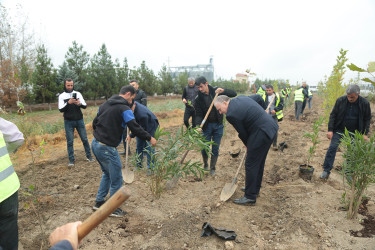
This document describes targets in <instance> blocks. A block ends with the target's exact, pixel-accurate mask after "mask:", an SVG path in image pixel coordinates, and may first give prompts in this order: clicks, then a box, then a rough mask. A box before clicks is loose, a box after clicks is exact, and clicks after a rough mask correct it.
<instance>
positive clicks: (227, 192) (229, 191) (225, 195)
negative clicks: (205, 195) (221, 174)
mask: <svg viewBox="0 0 375 250" xmlns="http://www.w3.org/2000/svg"><path fill="white" fill-rule="evenodd" d="M236 189H237V184H233V183H227V184H225V186H224V187H223V190H221V194H220V200H221V201H227V200H228V199H229V198H230V197H232V195H233V194H234V192H236Z"/></svg>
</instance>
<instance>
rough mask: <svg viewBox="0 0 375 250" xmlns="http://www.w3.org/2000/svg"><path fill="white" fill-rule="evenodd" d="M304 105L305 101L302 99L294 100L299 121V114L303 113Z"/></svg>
mask: <svg viewBox="0 0 375 250" xmlns="http://www.w3.org/2000/svg"><path fill="white" fill-rule="evenodd" d="M302 105H303V102H301V101H295V102H294V111H295V115H296V120H297V121H299V116H300V115H302Z"/></svg>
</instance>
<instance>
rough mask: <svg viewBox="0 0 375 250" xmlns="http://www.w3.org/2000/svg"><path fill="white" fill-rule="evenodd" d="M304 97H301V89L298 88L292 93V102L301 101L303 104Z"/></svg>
mask: <svg viewBox="0 0 375 250" xmlns="http://www.w3.org/2000/svg"><path fill="white" fill-rule="evenodd" d="M304 99H305V98H304V96H303V88H300V89H297V90H296V91H294V101H295V102H296V101H301V102H303V100H304Z"/></svg>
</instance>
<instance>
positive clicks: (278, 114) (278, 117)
mask: <svg viewBox="0 0 375 250" xmlns="http://www.w3.org/2000/svg"><path fill="white" fill-rule="evenodd" d="M275 95H276V97H275V98H277V99H276V105H275V108H276V107H277V106H279V104H280V96H279V94H278V93H275ZM266 96H267V95H264V96H263V101H266ZM276 117H277V120H280V119H281V118H283V117H284V114H283V110H279V111H277V112H276Z"/></svg>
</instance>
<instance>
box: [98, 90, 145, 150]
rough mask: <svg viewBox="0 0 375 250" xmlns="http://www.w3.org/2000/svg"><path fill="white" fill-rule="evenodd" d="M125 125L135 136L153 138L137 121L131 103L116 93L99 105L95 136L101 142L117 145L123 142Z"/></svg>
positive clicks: (112, 145)
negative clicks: (130, 106)
mask: <svg viewBox="0 0 375 250" xmlns="http://www.w3.org/2000/svg"><path fill="white" fill-rule="evenodd" d="M125 125H127V126H128V127H129V129H130V130H131V132H132V133H133V134H134V135H135V136H137V137H139V138H141V139H142V140H147V141H149V140H151V135H150V134H149V133H147V132H146V131H145V130H144V129H143V128H142V127H141V126H140V125H139V124H138V123H137V122H136V121H135V118H134V115H133V112H132V111H131V109H130V108H129V103H128V102H127V101H126V100H125V99H124V98H122V97H121V96H118V95H114V96H112V97H111V98H109V99H108V101H106V102H105V103H103V104H102V105H100V107H99V110H98V114H97V115H96V117H95V118H94V121H93V122H92V127H93V128H94V137H95V139H96V140H98V141H100V142H101V143H104V144H106V145H108V146H111V147H117V146H118V145H119V144H120V143H121V140H122V134H123V131H124V127H125Z"/></svg>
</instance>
